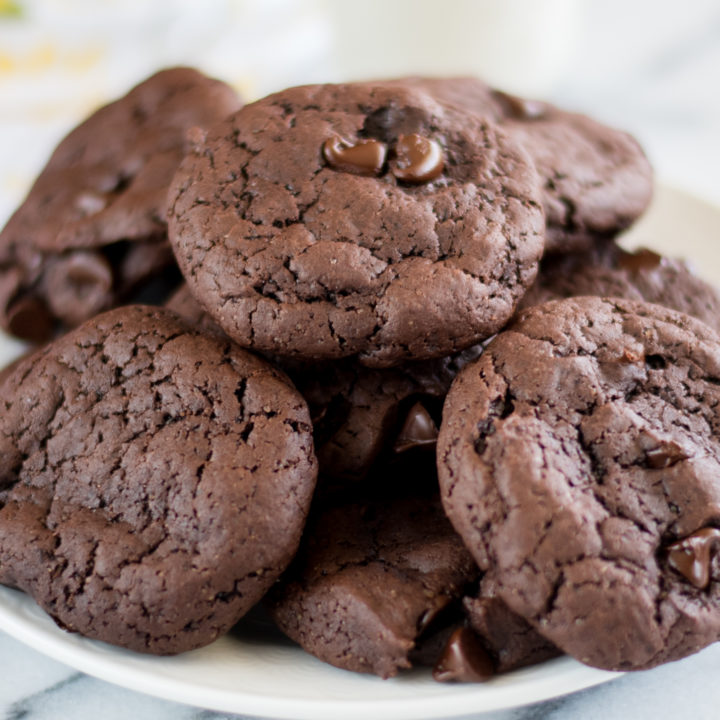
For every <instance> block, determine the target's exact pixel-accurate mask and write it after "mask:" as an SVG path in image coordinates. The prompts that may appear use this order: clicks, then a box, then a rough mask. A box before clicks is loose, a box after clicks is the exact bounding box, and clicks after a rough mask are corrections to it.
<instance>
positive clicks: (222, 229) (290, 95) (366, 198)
mask: <svg viewBox="0 0 720 720" xmlns="http://www.w3.org/2000/svg"><path fill="white" fill-rule="evenodd" d="M538 183H539V180H538V178H537V175H536V173H535V170H534V168H533V166H532V164H531V162H530V160H529V159H528V158H527V156H526V154H525V153H524V152H523V151H522V150H521V149H520V148H519V147H517V146H516V144H514V143H512V142H511V141H510V140H508V139H507V138H506V136H505V135H504V134H503V133H502V132H501V131H498V130H497V129H496V128H495V127H494V126H492V125H491V124H490V123H488V122H487V121H485V120H481V119H479V118H477V117H475V116H473V115H471V114H469V113H464V112H462V111H461V110H459V109H458V110H454V109H453V110H451V109H448V108H446V107H444V106H442V105H440V104H439V103H437V102H436V101H434V100H433V99H432V98H431V97H430V96H429V95H428V94H426V93H418V92H415V91H412V90H409V89H405V88H392V89H390V88H383V87H378V86H375V85H371V84H357V85H325V86H307V87H300V88H292V89H290V90H286V91H284V92H282V93H278V94H276V95H271V96H270V97H268V98H265V99H263V100H260V101H259V102H256V103H254V104H252V105H248V106H246V107H245V108H243V109H242V110H240V111H239V112H237V113H236V114H234V115H232V116H231V117H229V118H228V119H227V120H226V121H225V122H223V123H221V124H219V125H217V126H215V127H214V128H213V129H212V131H211V132H210V133H209V134H208V135H207V137H205V138H204V139H202V138H197V142H196V143H195V146H194V150H193V152H192V153H191V154H190V155H189V156H188V157H187V158H186V159H185V160H184V161H183V164H182V165H181V168H180V170H179V171H178V173H177V174H176V176H175V179H174V181H173V185H172V189H171V191H170V198H171V200H170V202H171V211H170V217H169V233H170V238H171V242H172V243H173V246H174V249H175V253H176V255H177V257H178V262H179V264H180V267H181V270H182V271H183V274H184V275H185V277H186V279H187V282H188V283H189V285H190V286H191V290H192V293H193V294H194V295H195V296H196V297H197V298H198V299H200V300H201V302H202V304H203V305H204V306H205V308H206V309H207V310H208V311H209V312H210V314H211V315H212V316H213V318H214V319H215V320H216V321H217V323H218V324H219V325H220V326H221V327H222V328H223V330H224V331H225V332H226V333H227V334H228V335H229V336H230V337H232V338H233V339H235V340H236V341H237V342H239V343H240V344H241V345H243V346H246V347H252V348H255V349H257V350H261V351H264V352H272V353H276V354H280V355H292V356H297V357H310V358H315V359H319V358H339V357H346V356H352V355H357V356H359V358H360V360H361V362H363V363H364V364H366V365H373V366H390V365H394V364H398V363H399V362H401V361H403V360H407V359H425V358H431V357H441V356H444V355H449V354H452V353H454V352H457V351H460V350H462V349H464V348H466V347H469V346H470V345H473V344H475V343H477V342H479V341H480V340H482V339H484V338H486V337H488V336H489V335H491V334H492V333H494V332H496V331H497V330H498V329H499V328H500V327H502V326H503V325H504V324H505V323H506V322H507V320H508V319H509V317H510V315H511V314H512V312H513V308H514V307H515V305H516V304H517V301H518V300H519V298H520V296H521V295H522V293H523V292H524V289H525V288H526V287H527V286H528V285H529V284H530V283H531V282H532V280H533V279H534V277H535V273H536V263H537V260H538V258H539V256H540V254H541V252H542V245H543V234H544V220H543V214H542V209H541V207H540V198H539V189H538Z"/></svg>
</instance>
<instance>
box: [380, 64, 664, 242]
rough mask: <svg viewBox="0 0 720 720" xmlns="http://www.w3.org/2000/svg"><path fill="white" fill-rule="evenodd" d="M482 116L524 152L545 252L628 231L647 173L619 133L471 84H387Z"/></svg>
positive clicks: (648, 188)
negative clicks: (543, 224) (534, 176)
mask: <svg viewBox="0 0 720 720" xmlns="http://www.w3.org/2000/svg"><path fill="white" fill-rule="evenodd" d="M389 82H390V83H402V84H404V85H407V86H410V87H416V88H420V89H423V90H426V91H427V92H430V93H431V94H432V95H433V96H434V97H437V98H438V99H439V100H441V101H443V102H446V103H449V104H452V105H456V106H458V107H461V108H464V109H467V110H470V111H473V112H476V113H479V114H481V115H487V116H489V117H491V118H492V119H493V120H495V121H496V122H498V123H500V125H501V126H502V127H503V129H504V130H505V131H506V132H507V133H508V135H510V137H511V138H512V139H513V140H515V141H517V142H518V143H519V144H521V145H522V146H523V148H524V149H525V150H527V152H528V154H529V155H530V157H531V158H532V160H533V162H534V163H535V166H536V167H537V170H538V173H539V174H540V177H541V178H542V181H543V183H544V185H543V205H544V208H545V216H546V220H547V231H546V250H547V252H559V251H562V252H565V251H568V250H578V249H582V248H588V247H591V246H592V245H594V244H595V243H596V242H597V241H598V240H599V239H602V238H607V237H612V236H614V235H616V234H617V233H618V232H620V231H621V230H623V229H625V228H626V227H628V226H629V225H630V224H631V223H632V222H633V221H634V220H635V219H636V218H637V217H638V216H639V215H641V214H642V212H643V211H644V210H645V209H646V208H647V206H648V204H649V202H650V198H651V196H652V168H651V167H650V163H649V162H648V160H647V158H646V156H645V154H644V153H643V151H642V148H641V147H640V146H639V145H638V143H637V141H636V140H635V139H634V138H632V137H631V136H630V135H628V134H627V133H624V132H622V131H620V130H616V129H614V128H611V127H608V126H607V125H603V124H602V123H599V122H597V121H596V120H593V119H591V118H589V117H587V116H585V115H580V114H577V113H571V112H567V111H565V110H561V109H559V108H557V107H554V106H552V105H550V104H548V103H543V102H538V101H535V100H525V99H523V98H519V97H515V96H512V95H507V94H506V93H503V92H499V91H497V90H493V89H492V88H491V87H489V86H488V85H486V84H485V83H484V82H482V81H481V80H478V79H476V78H469V77H467V78H462V77H461V78H402V79H400V80H393V81H389Z"/></svg>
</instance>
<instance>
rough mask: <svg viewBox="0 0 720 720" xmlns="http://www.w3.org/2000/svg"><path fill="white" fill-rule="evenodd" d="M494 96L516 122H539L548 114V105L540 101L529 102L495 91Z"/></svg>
mask: <svg viewBox="0 0 720 720" xmlns="http://www.w3.org/2000/svg"><path fill="white" fill-rule="evenodd" d="M493 95H494V96H495V98H496V99H497V100H498V101H499V102H500V104H501V105H502V106H503V110H504V111H505V113H506V114H507V115H508V116H510V117H512V118H515V119H516V120H539V119H540V118H542V117H544V116H545V114H546V113H547V107H548V106H547V105H546V104H545V103H544V102H540V101H539V100H527V99H525V98H520V97H518V96H517V95H510V94H508V93H504V92H502V91H501V90H494V91H493Z"/></svg>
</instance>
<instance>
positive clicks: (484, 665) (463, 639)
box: [432, 627, 495, 682]
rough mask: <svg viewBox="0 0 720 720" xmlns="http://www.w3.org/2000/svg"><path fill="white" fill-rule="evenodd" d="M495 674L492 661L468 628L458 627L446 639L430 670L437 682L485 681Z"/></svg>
mask: <svg viewBox="0 0 720 720" xmlns="http://www.w3.org/2000/svg"><path fill="white" fill-rule="evenodd" d="M494 674H495V672H494V670H493V662H492V660H491V659H490V656H489V655H488V654H487V652H486V650H485V648H483V646H482V645H481V644H480V640H479V639H478V637H477V635H475V633H474V632H473V631H472V630H470V628H466V627H461V628H458V629H457V630H456V631H455V632H454V633H453V634H452V635H451V636H450V639H449V640H448V641H447V645H445V649H444V650H443V653H442V655H441V656H440V658H439V659H438V661H437V663H435V667H434V668H433V671H432V676H433V680H437V681H438V682H485V681H486V680H489V679H490V678H491V677H492V676H493V675H494Z"/></svg>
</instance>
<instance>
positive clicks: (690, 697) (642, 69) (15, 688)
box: [0, 0, 720, 720]
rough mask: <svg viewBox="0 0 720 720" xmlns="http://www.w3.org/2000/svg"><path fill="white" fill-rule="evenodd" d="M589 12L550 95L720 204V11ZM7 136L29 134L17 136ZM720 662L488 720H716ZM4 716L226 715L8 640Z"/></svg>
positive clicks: (0, 659)
mask: <svg viewBox="0 0 720 720" xmlns="http://www.w3.org/2000/svg"><path fill="white" fill-rule="evenodd" d="M585 9H586V26H585V33H584V34H583V35H581V36H580V38H579V41H578V43H577V52H576V56H575V58H574V60H573V62H572V63H571V64H570V65H569V67H568V69H567V72H566V73H565V75H564V77H563V78H562V79H561V80H560V81H559V82H558V84H557V86H556V88H555V90H554V91H553V93H551V97H552V98H553V99H555V100H557V101H558V102H562V103H563V104H565V105H567V106H570V107H575V108H577V109H581V110H585V111H588V112H590V113H592V114H594V115H595V116H597V117H599V118H600V119H603V120H605V121H607V122H610V123H614V124H616V125H618V126H622V127H625V128H628V129H630V130H631V131H633V132H634V133H635V134H636V135H637V136H638V137H639V138H640V140H641V141H642V142H643V144H644V145H645V147H646V148H647V149H648V152H649V154H650V156H651V159H652V160H653V162H654V164H655V166H656V168H657V169H658V175H659V176H660V177H661V178H662V179H663V180H664V181H666V182H670V183H672V184H674V185H676V186H679V187H681V188H684V189H686V190H689V191H691V192H693V193H695V194H697V195H700V196H703V197H705V198H707V199H709V200H711V201H714V202H715V203H718V204H720V181H718V172H717V168H718V167H720V4H718V2H717V0H686V1H685V2H683V3H671V2H669V1H668V0H653V1H651V0H596V1H594V2H588V3H586V8H585ZM5 101H6V102H7V97H6V98H5ZM1 103H2V98H0V104H1ZM9 129H10V131H12V132H13V133H19V132H20V130H19V129H18V128H17V127H13V128H9ZM52 132H57V130H52V131H51V133H50V134H49V135H48V136H46V137H44V138H38V142H37V146H40V147H45V146H48V147H49V146H50V145H49V143H51V142H53V141H54V138H53V137H51V134H52ZM18 136H19V135H18ZM5 147H7V143H6V145H5ZM30 155H31V156H32V157H35V155H37V158H36V159H35V162H38V161H39V158H40V155H39V154H38V152H37V151H36V150H33V151H31V153H30ZM2 160H3V145H2V142H0V163H1V162H2ZM15 192H16V193H17V192H18V190H17V188H16V189H15ZM719 665H720V645H718V646H713V647H711V648H709V649H707V650H706V651H704V652H702V653H700V654H698V655H696V656H693V657H691V658H687V659H685V660H683V661H680V662H678V663H673V664H670V665H666V666H663V667H660V668H657V669H655V670H652V671H648V672H642V673H634V674H630V675H625V676H623V677H621V678H619V679H617V680H614V681H613V682H611V683H609V684H607V685H603V686H600V687H597V688H594V689H591V690H587V691H583V692H580V693H576V694H574V695H571V696H568V697H565V698H561V699H558V700H554V701H549V702H546V703H541V704H538V705H535V706H530V707H527V708H521V709H517V710H511V711H504V712H499V713H493V714H489V715H484V716H483V717H485V718H487V719H488V720H510V719H512V720H540V719H541V718H542V719H546V718H547V719H552V720H570V719H571V718H572V719H575V718H583V720H594V719H595V718H597V719H598V720H619V719H624V718H633V719H634V720H645V719H647V720H650V719H651V718H652V720H658V719H662V718H671V717H672V718H685V717H688V718H692V719H693V720H702V719H704V718H717V717H718V713H719V711H718V708H720V683H718V682H717V676H718V672H717V668H718V666H719ZM0 717H3V718H7V719H9V720H10V719H12V720H20V719H21V718H22V719H27V720H42V719H45V718H47V719H51V718H52V719H53V720H56V719H58V718H73V719H75V720H86V719H92V720H96V719H97V718H103V720H105V719H108V720H111V719H113V718H136V719H137V720H144V719H145V718H148V719H150V718H152V719H153V720H165V719H166V718H167V720H170V719H171V718H172V719H173V720H178V719H182V718H203V719H210V718H223V717H229V716H227V715H223V714H217V713H213V712H210V711H205V710H202V709H197V708H191V707H187V706H182V705H178V704H174V703H171V702H167V701H163V700H157V699H154V698H151V697H148V696H144V695H140V694H138V693H135V692H131V691H128V690H124V689H121V688H118V687H115V686H113V685H111V684H108V683H105V682H102V681H99V680H95V679H92V678H90V677H88V676H85V675H82V674H80V673H77V672H75V671H74V670H72V669H70V668H68V667H66V666H64V665H62V664H60V663H58V662H55V661H53V660H50V659H48V658H46V657H44V656H43V655H41V654H39V653H37V652H35V651H33V650H31V649H29V648H27V647H25V646H23V645H21V644H20V643H18V642H17V641H15V640H14V639H12V638H10V637H9V636H7V635H5V634H4V633H1V632H0Z"/></svg>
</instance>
